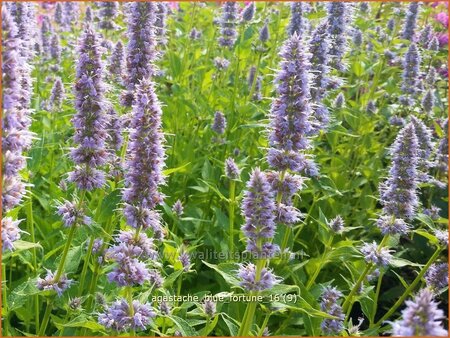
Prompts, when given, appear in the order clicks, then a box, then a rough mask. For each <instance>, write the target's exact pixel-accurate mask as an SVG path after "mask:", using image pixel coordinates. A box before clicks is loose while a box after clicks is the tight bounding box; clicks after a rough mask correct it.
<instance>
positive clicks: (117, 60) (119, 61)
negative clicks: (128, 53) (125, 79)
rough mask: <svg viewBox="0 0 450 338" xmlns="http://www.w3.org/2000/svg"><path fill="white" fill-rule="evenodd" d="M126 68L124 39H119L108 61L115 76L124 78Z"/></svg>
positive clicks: (110, 70)
mask: <svg viewBox="0 0 450 338" xmlns="http://www.w3.org/2000/svg"><path fill="white" fill-rule="evenodd" d="M124 69H125V54H124V49H123V44H122V41H118V42H117V44H116V45H115V47H114V50H113V52H112V54H111V58H110V59H109V63H108V70H109V72H110V74H111V75H112V76H113V77H117V78H118V79H122V76H123V74H124Z"/></svg>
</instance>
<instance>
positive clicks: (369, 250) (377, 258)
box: [361, 242, 392, 266]
mask: <svg viewBox="0 0 450 338" xmlns="http://www.w3.org/2000/svg"><path fill="white" fill-rule="evenodd" d="M391 252H392V251H391V250H389V249H388V248H386V247H381V248H378V244H377V243H376V242H373V243H365V244H364V245H363V246H362V247H361V253H362V254H363V255H364V258H365V260H366V262H367V263H372V264H375V265H377V266H387V265H389V263H390V261H391V259H392V255H391Z"/></svg>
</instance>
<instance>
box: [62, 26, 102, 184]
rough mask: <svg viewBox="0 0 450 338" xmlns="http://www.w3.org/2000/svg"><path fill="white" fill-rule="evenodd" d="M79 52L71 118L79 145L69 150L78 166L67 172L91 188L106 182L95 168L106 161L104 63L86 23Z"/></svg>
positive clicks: (78, 182)
mask: <svg viewBox="0 0 450 338" xmlns="http://www.w3.org/2000/svg"><path fill="white" fill-rule="evenodd" d="M78 54H79V58H78V63H77V67H76V83H75V88H74V91H75V97H76V99H75V108H76V110H77V113H76V114H75V116H74V117H73V119H72V122H73V124H74V126H75V135H74V141H75V143H76V144H78V146H77V147H76V148H74V149H72V151H71V157H72V160H73V161H74V162H75V163H76V165H77V166H76V168H75V170H74V171H73V172H71V173H69V181H72V182H74V183H76V185H77V186H78V188H79V189H86V190H92V189H95V188H99V187H101V186H103V184H104V183H105V177H104V172H103V171H101V170H99V169H97V168H98V167H101V166H103V165H104V164H105V163H106V162H107V159H108V154H107V151H106V146H105V140H106V137H107V134H106V123H107V118H106V114H105V112H104V109H105V108H104V107H105V99H104V92H105V88H104V84H103V76H102V74H103V65H102V61H101V54H100V46H99V40H98V37H97V34H96V33H95V31H94V30H93V29H92V28H91V27H90V26H89V25H88V26H87V27H86V29H85V31H84V34H83V35H82V37H81V39H80V44H79V48H78Z"/></svg>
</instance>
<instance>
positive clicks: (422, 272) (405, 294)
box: [373, 246, 443, 326]
mask: <svg viewBox="0 0 450 338" xmlns="http://www.w3.org/2000/svg"><path fill="white" fill-rule="evenodd" d="M442 250H443V248H441V247H440V246H439V247H438V248H437V249H436V251H435V252H434V254H433V256H431V258H430V259H429V260H428V262H427V263H426V264H425V266H424V267H423V268H422V270H420V272H419V274H418V275H417V277H416V278H415V279H414V280H413V282H412V283H411V284H410V285H409V286H408V288H407V289H406V290H405V292H403V295H402V296H401V297H400V298H399V299H398V300H397V301H396V302H395V304H394V305H393V306H392V307H391V308H390V309H389V311H388V312H387V313H386V314H385V315H384V316H383V317H381V319H380V320H378V321H377V322H376V323H375V324H373V326H378V325H380V324H382V323H383V322H384V321H386V319H388V318H389V317H391V316H392V315H393V314H394V312H395V311H396V310H397V309H398V307H399V306H401V305H402V304H403V303H404V301H405V300H406V298H408V297H409V295H410V294H411V292H412V291H413V290H414V288H415V287H416V286H417V284H418V283H419V282H420V281H421V280H422V277H423V276H424V275H425V273H426V272H427V271H428V269H429V268H430V266H431V264H433V263H434V261H435V260H436V259H437V258H438V257H439V255H440V254H441V252H442Z"/></svg>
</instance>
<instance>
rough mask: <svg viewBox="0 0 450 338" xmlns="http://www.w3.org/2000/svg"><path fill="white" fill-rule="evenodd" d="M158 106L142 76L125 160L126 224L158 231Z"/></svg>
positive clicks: (161, 157)
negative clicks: (155, 209) (156, 209)
mask: <svg viewBox="0 0 450 338" xmlns="http://www.w3.org/2000/svg"><path fill="white" fill-rule="evenodd" d="M161 115H162V111H161V105H160V103H159V100H158V97H157V96H156V94H155V89H154V84H153V82H152V81H150V80H149V79H144V80H142V81H141V83H140V84H139V85H138V87H137V92H136V95H135V103H134V105H133V113H132V120H131V133H130V138H129V142H128V148H127V153H126V154H127V156H126V163H125V189H124V190H123V194H122V198H123V201H124V202H125V210H124V212H125V213H126V218H127V221H128V224H129V225H130V226H133V227H135V228H140V227H144V228H148V227H149V226H150V227H152V228H153V229H154V230H155V231H158V228H160V226H157V224H156V223H159V218H156V219H155V216H156V215H157V213H156V212H155V211H153V209H154V208H155V207H156V206H157V205H159V204H161V202H162V200H163V196H162V195H161V193H160V192H159V191H158V188H159V186H160V185H161V184H163V183H164V177H163V174H162V169H163V166H164V159H165V154H164V148H163V142H164V135H163V133H162V130H161Z"/></svg>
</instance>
